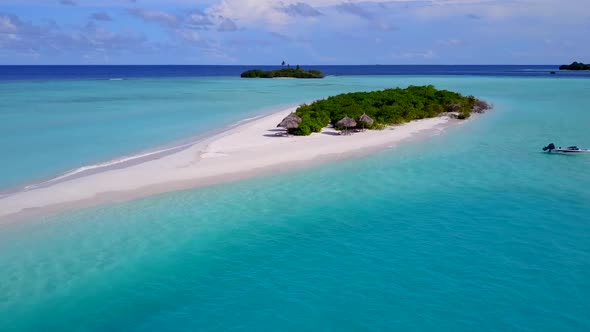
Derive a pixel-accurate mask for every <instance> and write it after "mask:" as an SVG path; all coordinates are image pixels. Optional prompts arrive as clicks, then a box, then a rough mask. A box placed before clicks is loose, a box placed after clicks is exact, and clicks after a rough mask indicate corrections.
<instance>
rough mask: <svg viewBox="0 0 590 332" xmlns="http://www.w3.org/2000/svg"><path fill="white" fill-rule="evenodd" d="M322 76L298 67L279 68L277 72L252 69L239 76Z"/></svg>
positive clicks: (322, 75) (320, 73)
mask: <svg viewBox="0 0 590 332" xmlns="http://www.w3.org/2000/svg"><path fill="white" fill-rule="evenodd" d="M324 76H325V75H324V74H323V73H322V72H320V71H319V70H304V69H302V68H301V67H299V65H297V67H296V68H281V69H277V70H260V69H252V70H247V71H245V72H243V73H242V75H241V77H242V78H275V77H292V78H324Z"/></svg>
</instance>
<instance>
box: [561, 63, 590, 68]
mask: <svg viewBox="0 0 590 332" xmlns="http://www.w3.org/2000/svg"><path fill="white" fill-rule="evenodd" d="M559 70H590V64H584V63H581V62H577V61H574V62H572V64H571V65H561V66H559Z"/></svg>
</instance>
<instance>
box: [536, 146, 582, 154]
mask: <svg viewBox="0 0 590 332" xmlns="http://www.w3.org/2000/svg"><path fill="white" fill-rule="evenodd" d="M543 151H545V152H547V153H565V154H577V153H588V152H590V150H588V149H582V148H579V147H577V146H568V147H567V148H562V147H561V146H560V147H556V146H555V144H553V143H551V144H549V145H547V146H546V147H544V148H543Z"/></svg>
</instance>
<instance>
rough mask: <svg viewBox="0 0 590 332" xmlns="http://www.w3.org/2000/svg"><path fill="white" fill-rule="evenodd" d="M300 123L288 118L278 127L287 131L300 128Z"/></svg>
mask: <svg viewBox="0 0 590 332" xmlns="http://www.w3.org/2000/svg"><path fill="white" fill-rule="evenodd" d="M299 122H301V121H297V119H294V118H289V117H286V118H285V119H283V121H281V123H279V124H278V125H277V127H281V128H285V129H293V128H297V127H299Z"/></svg>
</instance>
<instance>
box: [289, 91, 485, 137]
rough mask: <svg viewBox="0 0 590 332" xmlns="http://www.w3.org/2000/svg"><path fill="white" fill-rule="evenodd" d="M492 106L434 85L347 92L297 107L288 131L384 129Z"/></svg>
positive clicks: (460, 115)
mask: <svg viewBox="0 0 590 332" xmlns="http://www.w3.org/2000/svg"><path fill="white" fill-rule="evenodd" d="M491 108H492V106H491V105H490V104H488V103H487V102H485V101H482V100H479V99H477V98H475V97H473V96H468V97H465V96H463V95H461V94H459V93H456V92H452V91H448V90H437V89H436V88H435V87H434V86H432V85H427V86H410V87H408V88H405V89H401V88H396V89H386V90H382V91H373V92H354V93H345V94H340V95H337V96H333V97H329V98H327V99H323V100H317V101H315V102H313V103H312V104H310V105H307V104H304V105H301V106H300V107H299V108H297V110H296V112H295V114H294V115H296V118H297V119H296V120H297V121H296V122H297V123H298V124H297V125H296V127H295V126H290V127H287V128H288V132H289V133H290V134H292V135H301V136H306V135H310V134H311V133H313V132H320V131H321V130H322V128H324V127H326V126H328V125H329V124H332V125H334V127H336V129H349V128H351V127H353V128H363V129H365V128H367V129H382V128H384V127H385V126H387V125H395V124H401V123H404V122H409V121H412V120H418V119H424V118H433V117H437V116H439V115H442V114H443V113H450V114H453V115H455V116H456V117H457V118H458V119H467V118H469V116H470V115H471V113H483V112H485V111H486V110H488V109H491Z"/></svg>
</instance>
